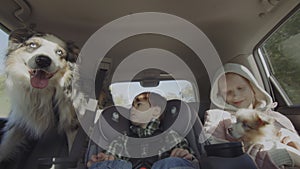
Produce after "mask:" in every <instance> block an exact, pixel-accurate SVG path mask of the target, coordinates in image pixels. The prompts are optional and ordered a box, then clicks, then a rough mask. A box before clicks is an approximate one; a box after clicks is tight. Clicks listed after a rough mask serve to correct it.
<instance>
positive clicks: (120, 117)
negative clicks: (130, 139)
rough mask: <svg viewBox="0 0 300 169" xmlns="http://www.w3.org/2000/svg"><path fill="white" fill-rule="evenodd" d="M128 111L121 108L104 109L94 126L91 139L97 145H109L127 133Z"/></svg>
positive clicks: (128, 124) (128, 123)
mask: <svg viewBox="0 0 300 169" xmlns="http://www.w3.org/2000/svg"><path fill="white" fill-rule="evenodd" d="M128 118H129V110H128V109H127V108H125V107H122V106H110V107H107V108H105V109H104V110H103V111H102V112H101V114H100V117H99V119H98V121H97V122H96V124H95V128H94V130H93V134H92V136H91V138H92V139H93V141H94V142H95V143H97V144H98V145H100V144H101V145H107V146H108V145H109V143H110V142H111V141H112V140H114V139H116V138H117V137H118V136H120V135H124V134H126V135H127V134H128V133H129V131H130V130H129V126H130V121H129V120H128Z"/></svg>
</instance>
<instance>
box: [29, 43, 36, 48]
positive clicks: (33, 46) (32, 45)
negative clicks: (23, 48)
mask: <svg viewBox="0 0 300 169" xmlns="http://www.w3.org/2000/svg"><path fill="white" fill-rule="evenodd" d="M28 46H29V47H31V48H37V47H38V45H37V43H34V42H30V43H29V44H28Z"/></svg>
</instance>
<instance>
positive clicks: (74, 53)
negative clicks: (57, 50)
mask: <svg viewBox="0 0 300 169" xmlns="http://www.w3.org/2000/svg"><path fill="white" fill-rule="evenodd" d="M67 50H68V55H67V57H66V60H67V61H69V62H72V63H74V62H76V60H77V58H78V55H79V52H80V49H79V48H78V47H77V46H76V45H75V44H74V43H73V42H67Z"/></svg>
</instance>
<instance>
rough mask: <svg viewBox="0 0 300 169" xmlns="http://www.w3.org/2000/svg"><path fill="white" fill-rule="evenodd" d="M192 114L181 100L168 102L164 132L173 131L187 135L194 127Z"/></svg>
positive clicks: (163, 122)
mask: <svg viewBox="0 0 300 169" xmlns="http://www.w3.org/2000/svg"><path fill="white" fill-rule="evenodd" d="M191 118H192V114H191V111H190V108H189V106H188V105H187V104H186V103H185V102H184V101H181V100H178V99H173V100H168V101H167V105H166V109H165V115H164V119H163V120H162V125H163V129H164V130H168V129H172V130H174V131H176V132H178V133H179V134H181V135H186V134H187V133H188V132H189V130H190V129H191V127H192V124H191V121H192V120H191Z"/></svg>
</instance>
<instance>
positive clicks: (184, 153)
mask: <svg viewBox="0 0 300 169" xmlns="http://www.w3.org/2000/svg"><path fill="white" fill-rule="evenodd" d="M170 157H179V158H184V159H187V160H193V158H194V156H193V154H191V153H189V151H188V150H186V149H182V148H175V149H173V150H172V152H171V155H170Z"/></svg>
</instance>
